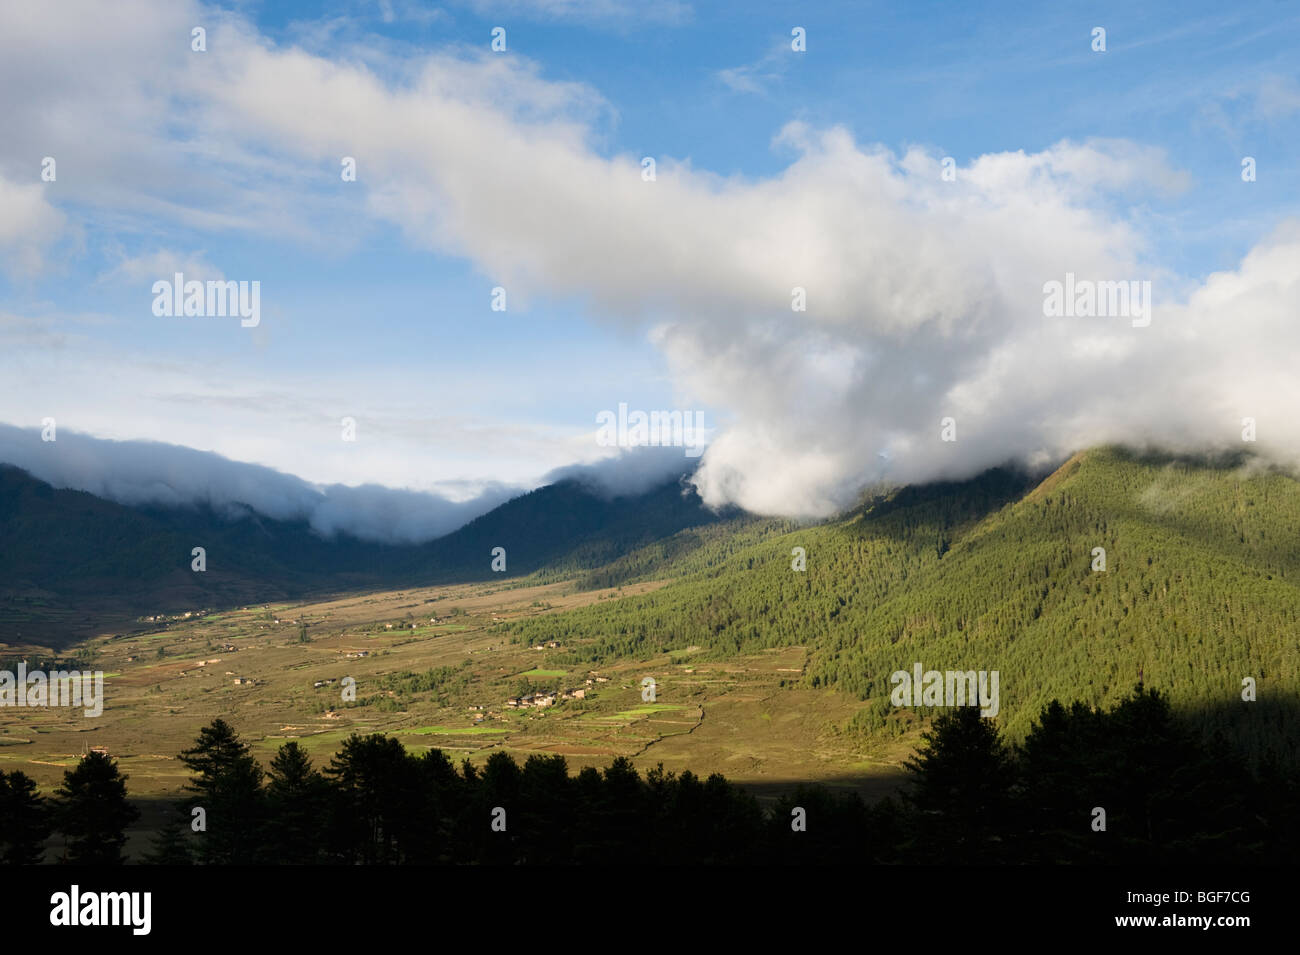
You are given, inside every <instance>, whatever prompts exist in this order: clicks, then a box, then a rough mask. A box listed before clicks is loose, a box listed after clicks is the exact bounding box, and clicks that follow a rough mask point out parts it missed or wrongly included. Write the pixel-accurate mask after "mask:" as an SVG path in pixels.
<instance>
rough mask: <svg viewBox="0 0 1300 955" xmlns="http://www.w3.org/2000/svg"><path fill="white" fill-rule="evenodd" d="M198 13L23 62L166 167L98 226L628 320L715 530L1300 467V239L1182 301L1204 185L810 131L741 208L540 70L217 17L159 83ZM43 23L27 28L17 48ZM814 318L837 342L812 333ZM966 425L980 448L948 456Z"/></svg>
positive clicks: (88, 29)
mask: <svg viewBox="0 0 1300 955" xmlns="http://www.w3.org/2000/svg"><path fill="white" fill-rule="evenodd" d="M90 9H91V10H92V11H93V10H94V9H95V8H94V7H92V8H90ZM168 9H169V10H170V8H168ZM178 9H180V10H181V11H182V12H181V13H178V14H175V15H172V14H170V13H169V14H168V15H167V16H166V17H164V18H163V19H164V21H165V22H164V23H163V24H162V25H159V23H158V22H157V21H156V20H153V19H150V18H145V20H146V24H147V25H146V26H145V27H144V28H143V29H141V28H139V27H138V22H137V19H132V18H130V17H126V16H123V17H122V19H121V20H120V21H119V20H118V16H119V14H118V12H117V10H116V9H115V10H114V13H113V15H112V16H111V17H109V16H107V15H106V14H100V13H94V12H91V13H89V14H88V15H87V16H88V19H89V20H90V21H91V22H90V23H87V24H81V25H79V26H78V27H77V28H75V29H73V30H72V31H71V37H70V38H66V37H64V36H63V32H62V31H61V30H56V29H55V28H54V27H50V28H49V30H50V35H49V36H45V35H38V34H39V33H40V31H39V29H38V25H34V24H33V23H27V24H26V25H25V30H24V31H20V32H21V34H22V35H21V37H20V39H22V40H23V42H25V43H27V44H28V45H29V47H30V50H32V51H35V52H33V53H31V54H30V55H34V56H41V55H44V56H45V57H47V58H50V59H52V60H56V61H57V60H58V59H59V57H62V56H67V55H69V54H70V53H73V52H76V51H88V52H87V55H89V57H90V65H89V66H87V65H85V64H83V66H84V67H85V68H84V70H82V71H81V72H84V73H85V74H86V75H87V76H93V77H95V79H96V82H97V83H102V86H103V97H101V95H100V94H99V93H95V94H94V95H92V93H91V92H90V91H89V89H88V87H87V88H76V89H67V88H66V87H68V86H69V85H75V84H76V82H77V81H76V80H75V79H72V78H67V77H65V76H64V75H63V74H62V73H61V72H60V71H57V70H56V71H52V72H53V73H54V74H55V75H56V79H55V80H53V81H52V82H53V83H54V84H55V86H56V88H57V89H56V93H57V95H58V97H60V99H59V100H58V101H63V99H64V98H68V99H70V100H71V101H73V102H79V103H80V102H83V101H84V102H86V103H89V104H92V105H93V104H96V103H98V102H99V101H100V99H101V98H103V100H104V102H109V103H112V104H113V106H112V108H111V109H106V110H104V114H105V115H104V116H103V117H101V118H94V119H93V121H92V123H91V125H92V127H93V128H92V129H91V130H90V133H91V134H92V135H91V136H90V137H89V138H92V139H93V136H94V135H101V136H102V137H103V138H104V140H105V143H104V144H103V148H104V151H105V154H106V155H107V157H108V162H109V164H110V165H113V164H114V163H117V164H119V165H120V164H121V163H125V162H127V157H137V156H138V154H139V150H140V148H141V147H142V146H143V147H146V148H147V149H155V150H158V152H157V155H156V156H155V158H154V159H153V160H151V161H150V162H148V163H145V164H144V166H145V168H143V169H136V168H131V169H129V170H127V175H126V176H125V178H123V179H119V180H116V181H113V182H109V181H108V180H107V179H106V178H101V179H100V180H98V181H94V180H92V182H91V183H90V184H89V185H88V186H87V187H86V190H87V191H86V195H87V196H90V195H91V194H92V193H93V194H94V195H95V196H96V201H99V202H105V201H112V200H113V199H114V197H118V198H120V199H121V201H122V202H123V203H125V204H128V205H132V206H133V207H135V208H139V209H142V210H147V211H148V212H149V213H150V214H154V215H157V214H167V215H170V216H174V217H180V218H184V219H187V220H189V221H192V222H202V223H204V224H206V225H207V226H208V227H211V228H219V227H232V226H234V225H235V224H236V223H238V225H239V227H241V228H257V227H259V225H260V224H261V223H264V222H268V221H271V222H275V227H276V228H278V229H281V230H284V229H292V228H297V229H298V230H299V231H301V232H303V233H309V232H311V216H312V215H314V214H316V213H317V212H318V211H319V208H320V207H321V206H323V205H328V206H329V208H330V210H331V211H330V212H329V213H328V214H333V215H339V214H341V213H340V212H339V211H338V206H339V205H340V204H342V205H343V206H344V207H345V208H346V209H347V210H348V214H358V213H360V212H364V213H366V214H368V216H370V217H371V218H372V219H377V220H382V221H387V222H392V223H396V224H397V225H399V226H400V227H401V228H402V229H403V230H404V231H405V233H406V234H407V235H408V236H410V237H411V238H412V240H413V241H415V242H417V243H419V244H420V245H422V246H426V247H429V248H433V249H439V250H443V251H450V252H453V253H456V254H459V255H463V256H465V257H467V258H469V259H470V260H472V261H473V262H474V264H475V265H476V266H477V267H478V268H479V269H480V270H481V271H482V272H483V273H484V274H485V275H486V276H488V277H490V278H491V280H492V282H493V284H501V285H505V286H507V287H508V288H509V289H510V294H511V302H512V308H513V307H514V304H515V303H520V304H522V303H526V302H527V300H528V299H529V298H530V296H540V295H546V296H573V297H574V298H577V299H581V300H583V301H584V302H586V303H589V305H590V309H591V312H592V315H593V316H594V317H596V318H598V319H600V320H604V321H608V322H615V323H620V324H622V325H624V326H627V327H630V328H647V327H651V328H653V329H654V332H653V334H654V340H655V341H656V342H657V343H658V345H659V346H660V347H661V349H662V350H663V353H664V354H665V356H666V357H667V359H668V361H669V363H670V366H671V368H672V371H673V373H674V376H675V383H676V385H677V386H678V388H679V390H680V391H681V393H682V395H683V396H684V398H685V399H687V400H688V402H689V403H696V402H699V403H703V404H705V405H708V406H710V407H716V408H719V409H723V410H725V411H727V412H728V413H729V418H730V421H729V424H728V426H727V427H726V428H724V429H722V431H721V432H720V433H719V435H718V436H717V438H716V439H715V440H714V442H713V444H712V445H711V446H710V448H709V450H708V452H707V453H706V455H705V457H704V459H703V466H702V468H701V471H700V472H699V474H698V475H697V482H698V485H699V487H700V489H701V492H702V493H703V495H704V496H705V498H706V500H708V501H710V502H712V503H725V502H734V503H738V504H740V505H742V506H744V507H747V508H749V509H751V510H755V511H761V512H770V513H791V514H801V515H806V514H825V513H829V512H831V511H833V510H835V509H836V508H838V507H842V506H844V505H845V504H847V503H849V502H851V501H852V500H853V497H854V495H855V493H856V491H857V490H858V488H859V487H860V486H861V485H862V484H863V483H864V482H865V481H869V480H873V479H876V478H880V477H885V478H889V479H893V480H903V481H916V480H926V479H932V478H939V477H959V476H964V475H969V474H973V473H975V472H977V471H979V470H980V469H982V468H985V467H988V466H990V465H993V464H997V463H1001V462H1002V461H1004V460H1006V459H1007V458H1009V457H1020V458H1032V459H1034V460H1042V459H1044V458H1050V457H1053V456H1059V455H1063V454H1065V453H1067V452H1069V451H1071V450H1074V449H1075V448H1078V447H1080V446H1084V445H1088V444H1094V443H1097V442H1101V441H1116V440H1122V441H1151V442H1155V443H1161V444H1164V445H1166V446H1205V445H1222V444H1224V443H1228V444H1230V443H1232V442H1233V441H1234V440H1237V438H1238V432H1239V428H1240V419H1241V417H1243V416H1254V417H1256V418H1258V420H1259V426H1260V432H1259V433H1260V440H1259V445H1258V446H1259V447H1260V448H1261V449H1264V450H1268V451H1270V452H1271V453H1273V454H1275V455H1276V456H1278V457H1280V458H1284V459H1290V458H1291V457H1292V456H1293V455H1294V452H1293V451H1292V450H1291V449H1294V448H1297V447H1300V414H1297V413H1296V412H1297V411H1298V410H1300V407H1298V405H1297V398H1298V397H1300V395H1298V394H1297V385H1296V384H1295V381H1296V380H1297V379H1296V377H1295V375H1294V373H1293V372H1292V370H1291V369H1289V368H1288V367H1287V359H1288V357H1289V356H1291V355H1293V354H1295V353H1296V351H1297V346H1300V331H1298V329H1300V323H1297V322H1296V302H1297V300H1298V299H1300V295H1298V292H1300V289H1298V288H1297V281H1298V275H1300V268H1298V267H1297V262H1300V236H1297V228H1298V227H1297V225H1296V224H1295V223H1289V224H1285V225H1283V226H1282V227H1281V228H1280V229H1279V231H1278V233H1277V234H1276V235H1274V236H1272V237H1270V238H1268V239H1266V240H1264V241H1262V242H1261V243H1260V244H1259V246H1258V247H1257V248H1256V249H1255V250H1254V251H1253V252H1252V253H1251V254H1250V255H1249V256H1248V257H1247V258H1246V259H1245V261H1243V263H1242V264H1241V267H1240V268H1239V269H1237V270H1234V271H1232V272H1228V273H1223V274H1220V275H1215V276H1211V277H1210V278H1209V279H1208V280H1206V281H1205V282H1203V283H1197V282H1195V281H1193V280H1191V279H1189V278H1188V277H1185V276H1178V275H1175V274H1172V273H1170V272H1169V271H1167V270H1165V269H1163V268H1162V267H1161V266H1160V264H1159V262H1158V261H1156V260H1155V259H1154V258H1153V256H1152V253H1151V251H1150V250H1149V249H1148V247H1147V240H1146V234H1145V229H1144V226H1145V222H1144V219H1143V210H1144V203H1146V202H1147V201H1148V199H1147V195H1148V194H1149V193H1151V192H1155V193H1165V194H1173V193H1176V192H1177V191H1178V190H1180V189H1185V188H1186V187H1187V185H1188V180H1187V177H1186V176H1185V175H1184V174H1182V173H1181V172H1179V171H1177V170H1175V169H1173V168H1171V167H1170V165H1169V164H1168V163H1167V161H1166V160H1165V158H1164V157H1163V155H1162V154H1160V153H1159V152H1158V151H1155V150H1152V149H1149V148H1147V147H1144V146H1141V145H1137V144H1132V143H1128V142H1124V141H1114V140H1096V141H1089V142H1084V143H1076V142H1062V143H1058V144H1056V145H1053V146H1051V147H1049V148H1047V149H1044V150H1041V151H1038V152H1028V153H1027V152H1024V151H1008V152H1000V153H994V154H989V155H984V156H980V157H977V158H975V159H973V160H971V161H969V162H967V163H965V164H964V165H963V166H962V167H961V168H960V169H958V174H957V178H956V181H955V182H948V181H945V180H944V179H943V177H942V176H941V166H940V157H939V156H937V155H934V154H932V153H931V152H928V151H926V150H923V149H911V150H908V151H906V152H904V153H903V154H901V155H899V154H897V153H895V152H893V151H891V150H888V149H885V148H883V147H879V146H872V145H865V144H860V143H858V142H857V141H855V140H854V138H853V137H852V136H851V135H850V133H849V132H848V131H847V130H844V129H841V128H829V129H813V128H810V127H808V126H806V125H802V124H791V125H789V126H787V127H786V128H785V129H784V130H782V132H781V133H780V135H779V136H778V137H777V140H776V142H775V144H774V145H775V146H777V148H782V149H789V150H791V154H792V158H791V161H790V162H789V164H788V165H787V166H786V168H785V169H783V170H782V171H781V172H780V173H779V174H777V175H774V176H770V177H767V178H763V179H747V178H743V177H739V176H736V177H720V176H715V175H711V174H709V173H707V172H703V171H698V170H696V169H694V168H693V167H692V166H691V165H690V164H689V163H686V162H679V161H674V159H673V158H672V157H668V156H661V157H658V160H659V163H658V178H657V181H655V182H645V181H643V180H642V178H641V174H640V173H641V169H640V163H639V159H640V157H639V156H631V155H624V156H612V157H610V156H606V155H603V154H601V152H600V151H599V150H598V149H597V148H596V146H595V145H593V142H594V141H597V140H598V138H599V137H598V127H597V123H598V122H600V121H601V119H602V117H604V116H606V115H607V114H608V108H607V106H606V104H604V103H603V102H602V101H601V99H600V97H599V96H598V95H596V94H595V93H593V92H592V91H591V90H590V89H588V88H586V87H584V86H581V85H578V84H571V83H552V82H548V81H546V80H544V79H542V78H541V77H540V75H539V73H538V72H537V70H536V68H535V67H532V66H531V65H529V64H527V63H526V61H523V62H521V61H520V60H519V59H517V58H516V57H511V58H509V59H506V58H493V57H491V56H490V55H486V54H480V55H471V56H469V57H467V58H454V57H450V56H447V55H439V56H433V57H422V58H419V59H417V60H399V61H385V62H382V63H380V62H370V63H366V62H362V61H357V60H353V59H349V60H347V61H332V60H329V59H326V58H323V57H321V56H317V55H313V54H311V53H308V52H306V51H303V50H301V49H295V48H281V47H277V46H275V45H274V44H272V43H271V42H269V41H268V40H266V39H265V38H263V37H260V36H257V35H256V34H255V33H253V32H252V30H251V29H250V28H249V27H248V26H247V25H246V24H245V23H243V22H242V21H239V20H237V19H235V18H233V17H229V16H224V15H215V14H212V13H211V12H210V11H207V12H205V13H204V18H205V20H206V21H208V22H210V23H212V28H211V29H210V30H209V48H210V50H212V51H213V53H214V54H216V53H217V51H220V52H219V55H209V56H208V57H207V58H206V59H196V58H194V56H192V55H191V54H189V52H188V47H182V52H181V53H174V52H170V51H171V48H170V47H168V48H167V50H168V51H169V52H163V53H159V52H158V50H157V49H154V48H151V49H152V53H146V51H145V49H143V47H144V46H146V45H147V43H152V44H154V45H155V47H156V45H157V44H159V43H163V42H167V43H171V42H174V38H173V39H167V40H165V41H164V39H163V38H164V37H169V36H170V33H169V32H168V31H172V30H176V29H179V28H180V26H181V25H185V29H184V30H183V31H182V32H183V33H185V34H186V35H187V31H188V25H187V24H188V22H189V21H190V20H192V19H193V17H194V16H195V15H197V12H196V11H195V10H194V9H193V8H185V7H180V8H178ZM551 9H552V10H553V11H557V10H562V9H566V7H565V5H563V4H561V5H559V6H558V7H557V6H553V7H552V8H551ZM22 16H23V15H22V14H14V13H13V12H12V11H11V10H10V9H9V8H5V11H4V12H3V13H0V33H4V27H5V26H6V24H5V22H4V21H5V19H9V20H13V19H14V18H15V17H18V18H22ZM125 24H130V28H129V29H128V28H127V27H126V26H125ZM97 31H98V32H97ZM146 33H147V34H148V37H147V38H145V37H144V34H146ZM119 36H121V37H123V38H124V40H123V42H124V43H126V49H125V51H123V53H121V54H120V55H119V54H118V53H117V52H116V50H117V48H116V47H115V46H114V41H115V38H117V37H119ZM65 47H66V49H65ZM105 49H112V50H114V51H115V52H114V54H113V55H112V56H108V55H106V54H105V53H104V50H105ZM56 52H57V53H58V55H55V54H56ZM27 56H28V54H24V57H27ZM28 66H29V67H30V64H28ZM94 68H102V69H103V70H104V71H105V76H104V77H103V78H102V80H101V78H100V77H99V76H98V75H97V74H96V73H95V72H94ZM8 69H9V68H8V67H7V66H0V81H2V80H3V79H4V77H5V71H6V70H8ZM159 75H165V76H166V77H167V78H168V80H169V81H170V82H169V83H160V82H158V80H157V77H158V76H159ZM3 87H4V84H3V82H0V88H3ZM168 90H170V91H172V92H171V93H168V92H167V91H168ZM0 95H3V94H0ZM40 105H41V104H40V103H39V102H35V103H24V104H21V109H19V113H20V114H21V115H20V116H19V125H20V127H21V131H22V132H23V135H24V137H25V140H24V141H28V140H31V141H40V137H39V136H35V135H34V133H35V132H36V131H40V132H42V133H47V134H49V135H55V132H53V131H51V130H49V129H48V128H46V127H43V126H40V117H42V116H43V115H44V114H43V113H41V112H40ZM182 106H183V107H184V110H183V111H182V109H181V107H182ZM158 117H166V118H169V119H161V118H158ZM178 118H179V119H178ZM169 120H170V121H182V122H183V125H184V128H185V129H186V130H187V132H194V133H195V137H196V138H191V139H187V140H186V143H185V145H186V148H187V149H188V150H189V152H188V154H187V156H185V157H184V158H186V159H187V160H188V161H191V162H195V163H198V164H199V168H200V169H201V170H202V171H203V173H204V176H205V180H204V181H205V183H207V184H215V186H214V188H213V190H211V191H209V190H207V189H203V190H199V189H196V188H194V187H193V186H192V185H191V184H190V181H189V180H186V179H185V177H184V176H183V175H182V171H183V170H184V169H186V168H188V167H185V166H183V165H180V164H178V161H176V160H174V158H170V157H169V155H168V154H167V153H166V150H162V149H159V147H158V144H159V143H160V142H164V141H165V139H166V136H167V135H169V131H168V128H167V122H168V121H169ZM142 130H143V132H142ZM199 131H201V135H199ZM82 135H84V134H82ZM97 145H98V144H97ZM3 149H4V147H3V146H0V158H3V156H4V155H5V154H4V153H3ZM150 155H153V154H152V153H150ZM342 155H355V156H357V157H358V163H359V168H360V169H361V174H360V176H359V182H358V185H359V186H360V188H359V189H357V190H353V191H352V192H351V193H350V195H355V196H357V197H358V198H357V199H355V200H349V199H338V200H335V201H334V203H333V204H328V203H324V204H322V203H316V200H317V199H319V196H318V195H317V191H318V190H319V185H318V180H317V179H315V178H313V177H316V176H318V175H319V174H320V171H322V170H336V169H337V163H338V157H339V156H342ZM134 161H135V162H136V163H137V164H138V163H139V160H138V158H137V159H135V160H134ZM336 174H337V173H336V172H335V173H334V175H336ZM182 181H184V182H185V183H186V185H184V186H182ZM314 184H315V185H314ZM92 187H93V188H92ZM212 195H216V196H217V199H213V198H211V196H212ZM105 196H107V197H108V198H107V199H106V198H105ZM200 196H202V197H203V198H202V200H200V198H199V197H200ZM348 202H355V203H356V204H355V205H354V206H347V205H346V204H347V203H348ZM231 210H234V211H233V212H232V211H231ZM322 214H326V213H322ZM281 218H283V219H284V220H285V222H284V223H281V222H280V221H279V220H280V219H281ZM1066 273H1074V274H1075V275H1077V276H1079V277H1081V278H1086V279H1093V280H1116V281H1118V280H1138V281H1144V280H1146V281H1151V282H1152V285H1153V290H1154V297H1155V300H1156V305H1155V310H1154V316H1153V319H1152V322H1151V325H1150V327H1147V328H1134V327H1132V326H1131V325H1130V323H1129V322H1128V321H1127V320H1125V319H1100V318H1098V319H1049V318H1045V317H1044V314H1043V285H1044V283H1045V282H1047V281H1051V280H1060V279H1062V278H1063V277H1064V276H1065V275H1066ZM796 286H798V287H801V288H803V289H806V291H807V298H808V309H807V311H806V312H792V311H791V308H790V302H791V290H792V288H793V287H796ZM944 416H952V417H955V418H956V419H957V434H958V440H957V441H956V442H955V443H947V442H941V441H940V440H939V422H940V419H941V418H942V417H944ZM882 454H884V455H885V457H882Z"/></svg>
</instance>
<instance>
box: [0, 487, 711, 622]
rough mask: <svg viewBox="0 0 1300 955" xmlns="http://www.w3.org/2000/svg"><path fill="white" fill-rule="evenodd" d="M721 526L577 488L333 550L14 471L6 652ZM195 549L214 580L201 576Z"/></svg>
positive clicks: (251, 517) (523, 565) (576, 563)
mask: <svg viewBox="0 0 1300 955" xmlns="http://www.w3.org/2000/svg"><path fill="white" fill-rule="evenodd" d="M718 520H720V516H719V515H718V514H715V513H714V512H712V511H710V510H708V509H707V508H705V507H704V506H703V505H702V504H701V502H700V500H699V498H698V496H696V495H695V493H694V492H693V491H692V490H689V489H687V488H684V487H683V486H682V485H681V484H680V483H679V482H677V481H672V482H669V483H666V484H664V485H662V486H661V487H658V488H656V489H654V490H652V491H650V492H648V493H645V494H641V495H636V496H634V497H613V498H608V497H604V496H601V495H599V494H597V493H594V492H592V491H591V490H588V489H587V488H586V487H585V486H584V485H583V484H581V483H578V482H577V481H574V480H566V481H562V482H560V483H557V484H553V485H549V486H547V487H543V488H539V489H537V490H535V491H532V492H531V493H528V494H524V495H522V496H521V497H518V498H515V499H513V500H511V501H508V502H506V503H505V504H503V505H501V506H499V507H497V508H495V509H494V510H492V511H490V512H489V513H487V514H484V515H482V516H481V517H479V518H477V519H476V520H474V521H472V522H471V523H469V524H467V525H466V526H465V527H462V528H461V529H459V530H457V531H456V532H454V533H452V534H450V535H448V536H446V537H443V538H440V539H438V540H435V541H432V542H430V543H427V544H421V545H391V544H378V543H374V542H369V541H362V540H358V539H356V538H354V537H350V536H347V535H338V536H335V537H332V538H324V537H322V536H321V535H320V534H318V533H317V532H316V531H314V530H313V529H312V528H311V527H309V526H308V525H307V523H306V522H304V521H279V520H273V519H270V518H267V517H263V516H260V515H258V514H256V513H254V512H252V511H251V510H250V511H247V513H245V514H244V516H242V517H239V518H235V519H232V518H230V517H227V516H223V515H222V514H218V513H217V512H215V511H214V510H212V509H211V508H210V507H206V506H201V507H183V508H166V507H158V506H152V507H128V506H125V505H122V504H117V503H114V502H111V501H107V500H103V499H101V498H98V497H95V496H94V495H91V494H87V493H85V492H82V491H71V490H62V489H55V488H53V487H51V486H50V485H49V484H46V483H44V482H42V481H39V480H37V479H35V478H33V477H32V476H31V475H29V474H27V473H26V472H24V471H21V470H19V469H17V468H14V467H9V466H4V465H0V641H3V642H9V643H16V642H24V641H31V642H40V643H47V644H52V645H54V646H61V645H63V644H66V643H67V642H70V641H71V640H73V639H75V638H78V637H81V636H84V635H85V634H86V633H87V632H89V629H90V628H94V627H95V626H96V625H97V624H98V623H99V622H101V621H103V620H106V619H107V620H114V621H129V620H130V619H131V618H132V617H135V616H138V615H140V614H145V613H148V614H152V613H159V612H166V613H171V612H177V611H184V610H193V609H198V608H204V607H220V606H232V605H237V604H241V603H247V602H252V601H268V600H282V599H286V598H291V597H295V596H299V595H303V594H306V593H312V592H323V591H343V590H355V589H362V588H381V587H400V586H411V585H415V584H425V585H427V584H433V583H444V582H446V583H450V582H459V581H469V580H482V579H486V578H489V577H495V576H497V575H496V574H495V573H494V572H493V571H492V569H491V560H492V556H491V552H492V549H493V548H495V547H504V548H505V550H506V571H505V573H504V574H501V575H500V576H502V577H519V576H524V575H528V574H532V573H535V572H537V571H540V570H542V569H544V568H545V569H546V571H547V572H548V574H550V575H552V576H554V575H560V574H565V573H577V572H579V571H581V570H584V569H587V568H594V567H598V566H601V565H603V564H606V563H608V562H610V561H612V560H614V559H616V558H617V557H619V556H620V555H622V554H625V553H627V552H629V551H632V550H635V549H637V548H640V547H644V546H646V545H647V544H650V543H651V542H653V541H656V540H660V539H662V538H665V537H669V536H671V535H673V534H675V533H676V532H678V531H680V530H682V529H683V528H690V527H702V526H704V525H708V524H712V523H714V522H716V521H718ZM194 547H203V548H205V550H206V560H207V570H206V571H205V572H204V573H196V572H194V571H192V570H191V569H190V564H191V559H192V558H191V551H192V549H193V548H194Z"/></svg>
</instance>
